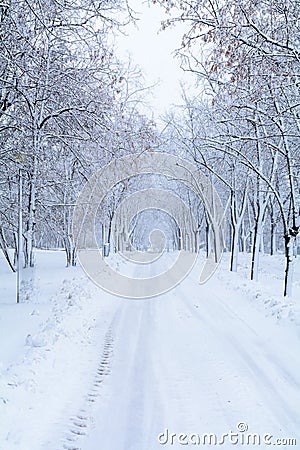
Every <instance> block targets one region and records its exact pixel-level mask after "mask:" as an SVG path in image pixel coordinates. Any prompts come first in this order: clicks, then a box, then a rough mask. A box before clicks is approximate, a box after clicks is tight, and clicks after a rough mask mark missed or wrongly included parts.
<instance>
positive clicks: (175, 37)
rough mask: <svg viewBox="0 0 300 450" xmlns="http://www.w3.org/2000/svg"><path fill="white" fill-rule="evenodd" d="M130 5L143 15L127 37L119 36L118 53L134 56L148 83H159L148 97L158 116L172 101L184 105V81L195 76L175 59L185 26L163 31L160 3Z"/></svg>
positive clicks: (137, 1) (131, 1) (135, 0)
mask: <svg viewBox="0 0 300 450" xmlns="http://www.w3.org/2000/svg"><path fill="white" fill-rule="evenodd" d="M129 4H130V6H131V7H132V8H133V9H134V10H135V11H136V12H137V14H136V15H135V16H138V17H139V21H138V22H137V24H136V26H135V25H134V24H130V25H129V26H128V27H127V29H126V34H127V36H119V37H118V38H117V40H116V45H117V49H116V50H117V54H119V55H120V57H121V58H122V59H126V58H128V54H130V55H131V59H132V61H133V63H134V64H137V65H139V66H140V67H141V68H142V71H143V73H144V76H145V82H146V85H153V84H155V83H157V82H159V84H158V86H156V87H154V88H153V89H151V94H152V95H149V96H148V97H147V101H148V102H150V104H151V106H152V108H153V109H154V113H155V115H156V116H158V115H160V114H163V113H164V111H165V110H166V109H168V107H169V106H170V105H172V104H180V103H182V101H181V88H180V80H183V81H185V82H186V81H187V79H189V80H190V83H191V76H188V74H187V73H184V72H183V71H182V69H180V61H179V59H178V58H175V56H174V51H175V49H176V48H178V47H179V46H180V42H181V36H182V34H183V30H184V28H183V25H180V24H179V25H177V26H176V27H174V28H169V29H167V30H165V31H160V32H159V29H160V27H161V21H162V20H164V19H166V18H167V16H166V15H165V14H164V10H163V9H162V8H161V7H160V6H159V5H151V6H149V5H148V2H147V1H143V0H129Z"/></svg>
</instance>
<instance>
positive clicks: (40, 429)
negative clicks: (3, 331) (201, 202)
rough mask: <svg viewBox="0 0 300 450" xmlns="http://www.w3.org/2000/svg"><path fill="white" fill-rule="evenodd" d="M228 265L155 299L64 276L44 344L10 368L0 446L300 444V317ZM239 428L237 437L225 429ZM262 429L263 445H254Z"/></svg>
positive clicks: (54, 449)
mask: <svg viewBox="0 0 300 450" xmlns="http://www.w3.org/2000/svg"><path fill="white" fill-rule="evenodd" d="M76 270H77V272H74V273H73V275H74V274H77V273H78V269H76ZM140 270H142V271H144V272H145V275H147V273H146V272H147V270H148V269H147V268H146V267H142V268H141V269H140ZM224 274H225V277H226V280H227V277H229V274H228V273H227V270H226V271H225V270H224V271H223V269H222V267H221V268H220V271H219V272H218V273H217V274H216V276H214V277H213V278H212V279H211V280H210V281H209V282H208V283H206V284H205V285H202V286H200V285H199V284H198V282H197V277H198V275H199V267H195V268H194V270H193V271H192V273H191V274H190V275H189V276H188V277H187V278H186V279H185V280H184V281H183V282H182V283H181V284H180V285H179V286H177V287H176V288H175V289H174V290H172V291H170V292H168V293H166V294H164V295H161V296H159V297H156V298H153V299H147V300H128V299H127V300H126V299H120V298H116V297H113V296H111V295H109V294H105V293H103V292H102V291H101V290H98V289H96V288H91V289H90V294H88V295H87V291H88V286H89V285H90V282H88V281H87V280H85V279H84V278H82V276H81V278H80V277H78V280H77V281H76V277H73V278H72V280H71V281H69V282H66V281H64V283H63V286H64V287H63V289H61V291H60V292H61V293H60V295H59V296H57V295H55V296H54V300H52V301H54V307H53V308H54V309H53V311H54V317H52V318H51V314H52V313H51V312H50V313H49V314H50V319H48V321H47V322H46V326H44V325H43V326H41V336H42V338H43V339H44V340H45V343H42V344H41V346H39V345H38V346H37V348H35V346H33V348H30V349H29V351H28V352H27V353H26V356H25V358H24V360H21V361H19V362H18V364H16V365H15V364H12V365H11V366H10V367H9V369H8V370H7V371H6V372H5V371H3V372H2V378H1V377H0V388H1V387H3V389H4V390H3V392H4V394H3V395H4V396H3V397H2V398H3V399H4V400H5V402H4V403H3V404H1V402H0V413H1V414H2V412H3V414H5V418H4V415H3V416H2V417H3V418H4V419H5V420H4V421H2V424H4V426H5V428H6V429H5V430H1V427H0V449H1V450H7V449H20V450H63V449H68V450H75V449H81V450H157V449H163V448H169V449H181V448H186V447H188V448H190V447H191V448H195V447H196V448H197V447H198V448H203V447H204V448H205V447H208V448H213V447H214V446H212V445H208V444H209V442H211V443H214V442H215V439H216V440H217V445H216V447H219V448H224V449H226V450H227V449H230V448H237V449H243V448H262V449H268V448H270V446H271V448H272V447H273V448H274V446H277V445H276V444H279V442H278V443H277V441H276V439H289V438H290V439H297V444H296V445H283V444H282V445H278V447H279V448H286V449H289V448H296V449H298V448H300V415H299V405H300V357H299V332H298V327H297V326H290V324H291V322H289V321H286V322H284V321H283V323H281V322H278V320H277V319H276V318H275V317H274V316H272V315H270V316H269V317H266V314H265V313H264V311H263V310H262V309H260V308H259V307H257V304H255V303H253V302H251V301H249V298H248V297H247V295H245V292H246V291H245V286H246V284H243V283H242V282H241V279H240V278H238V277H235V276H234V275H230V276H232V279H231V281H230V283H228V282H225V280H224ZM275 281H276V280H274V283H275ZM82 289H85V290H82ZM66 294H67V298H68V303H65V300H64V295H66ZM88 297H90V298H88ZM25 306H26V305H25ZM33 317H35V316H33ZM30 320H32V319H30ZM56 321H57V322H56ZM36 328H37V326H36ZM37 336H40V335H39V334H38V335H37ZM40 338H41V337H40ZM50 342H53V344H51V345H50ZM30 358H31V359H30ZM25 363H26V367H25V369H26V370H25V371H24V364H25ZM29 366H30V367H29ZM11 379H13V383H14V384H13V385H12V384H11ZM7 380H9V381H10V383H7ZM28 380H29V381H30V382H29V381H28ZM1 383H2V384H1ZM6 384H9V387H8V388H6V387H5V385H6ZM18 399H21V400H20V402H23V403H20V405H18ZM0 400H1V396H0ZM4 400H3V401H4ZM18 406H19V407H20V410H18ZM13 418H16V419H17V423H13ZM30 427H31V428H32V429H30ZM231 430H232V433H235V434H232V436H231V439H232V443H231V442H230V440H229V437H228V436H225V437H222V435H224V434H226V433H229V432H230V431H231ZM207 433H208V434H212V436H210V437H209V436H206V438H205V437H204V436H203V435H204V434H207ZM255 433H256V434H257V436H256V437H255V436H253V434H255ZM266 434H267V435H268V436H267V437H266V438H264V436H265V435H266ZM258 435H259V436H260V439H261V444H260V445H259V446H258V445H246V444H244V445H243V441H242V439H243V436H244V439H246V438H247V436H249V439H250V444H251V443H253V442H256V443H257V442H258V441H257V439H258ZM158 437H159V440H158ZM203 439H205V441H204V442H203ZM222 439H223V440H224V444H223V445H221V442H222ZM253 439H256V441H253ZM264 439H265V441H264ZM245 442H246V440H245ZM282 442H284V441H282ZM200 444H205V445H200ZM233 444H235V445H233Z"/></svg>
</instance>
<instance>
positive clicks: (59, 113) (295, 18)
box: [0, 0, 300, 295]
mask: <svg viewBox="0 0 300 450" xmlns="http://www.w3.org/2000/svg"><path fill="white" fill-rule="evenodd" d="M152 2H153V3H155V4H159V6H158V5H156V6H152V7H162V8H163V9H164V10H165V11H166V12H167V14H168V16H167V17H168V19H167V20H166V21H165V22H164V23H163V28H167V27H171V26H176V23H177V22H183V23H185V25H186V33H185V35H184V36H182V45H181V48H179V49H177V56H178V58H179V61H180V62H181V66H182V68H183V69H184V70H185V71H189V72H192V73H193V74H194V75H195V78H196V80H197V88H196V90H195V89H193V95H191V94H190V93H189V92H188V90H185V91H184V92H183V104H182V105H181V106H180V107H177V108H173V109H172V110H170V111H169V113H168V114H167V115H166V117H165V121H166V127H165V131H164V132H163V133H159V132H158V129H157V126H156V124H155V123H154V122H153V120H152V119H151V118H148V117H147V116H146V115H145V114H142V113H141V112H140V111H141V109H140V108H139V103H140V102H141V101H142V95H143V92H144V89H145V87H144V86H143V84H142V76H141V74H140V73H139V71H138V69H136V68H133V67H132V66H131V65H130V64H129V63H127V64H124V63H122V62H120V61H119V60H118V59H117V58H116V56H115V54H114V51H113V49H112V44H111V43H112V39H111V36H112V35H113V33H115V32H117V31H118V30H120V29H121V28H122V26H123V25H124V24H123V23H121V22H120V20H119V19H118V18H119V17H120V12H121V11H123V14H122V17H127V19H126V20H128V21H130V20H134V18H133V17H132V10H130V7H129V6H128V4H127V2H125V1H122V0H100V1H98V2H94V1H93V0H76V1H71V0H64V1H63V2H61V1H58V0H43V1H35V0H33V1H28V0H5V1H2V2H1V3H0V191H1V196H0V248H1V250H2V251H3V253H4V255H5V258H6V260H7V263H8V264H9V265H10V266H11V268H12V270H16V258H17V254H18V248H19V247H20V245H21V244H22V247H23V253H24V265H25V267H31V266H33V265H34V251H33V250H34V247H37V248H62V247H63V248H64V249H65V251H66V255H67V265H71V264H75V263H76V249H75V247H74V242H73V239H72V213H73V208H74V203H75V202H76V198H77V196H78V194H79V192H80V190H81V188H82V186H83V184H84V183H85V182H86V181H87V180H88V178H89V177H90V176H91V175H92V174H93V173H94V172H95V171H96V170H97V169H99V168H101V167H103V166H105V165H106V164H107V163H108V162H110V161H111V160H113V159H115V158H118V157H121V156H124V155H127V154H131V153H137V154H139V153H142V152H144V151H151V150H159V151H167V152H172V153H175V154H177V155H179V156H183V157H185V158H187V159H189V160H190V161H193V162H194V164H195V166H196V167H198V168H199V170H201V171H203V172H204V173H205V174H206V176H207V177H208V178H209V180H210V181H211V183H212V184H213V185H214V186H215V188H216V190H217V191H218V193H219V195H220V198H221V200H222V202H223V205H224V207H226V218H227V219H228V226H227V228H226V229H227V235H226V242H225V246H226V249H227V250H228V251H230V252H231V263H230V269H231V270H232V271H236V270H237V268H238V257H239V252H249V253H250V254H251V265H250V268H249V276H250V277H251V279H253V280H257V279H258V273H259V255H260V254H261V253H262V252H268V253H270V254H271V255H274V254H275V253H276V252H278V251H280V252H282V253H284V254H285V257H286V269H285V282H284V294H285V295H290V294H291V288H292V277H293V264H294V260H295V257H296V255H297V253H299V248H297V238H298V235H299V227H300V215H299V214H300V178H299V177H300V158H299V156H300V150H299V143H300V139H299V138H300V95H299V94H300V70H299V69H300V42H299V36H300V3H299V2H298V1H297V0H268V1H267V0H262V1H259V2H258V1H256V0H247V1H246V0H224V1H219V0H152ZM160 182H161V184H162V186H165V187H166V188H167V189H170V190H173V191H174V192H177V193H179V192H181V194H182V196H183V197H184V199H185V201H187V202H189V204H190V207H191V209H193V210H194V211H195V216H196V217H197V220H198V222H199V235H201V236H200V237H201V239H199V245H202V241H203V242H204V247H205V248H206V251H207V252H208V251H209V246H210V243H211V230H210V224H209V220H208V218H207V216H206V213H205V210H204V208H203V205H201V204H199V202H197V201H196V200H195V196H193V194H191V193H188V192H186V190H185V189H183V188H182V187H180V186H178V183H177V184H176V182H173V184H172V183H171V184H170V182H168V181H167V180H160ZM141 183H142V185H143V186H147V183H146V182H144V181H142V182H141ZM143 183H144V184H143ZM138 185H139V181H138V180H129V182H128V183H121V184H120V185H119V186H116V189H114V190H113V191H112V192H111V193H110V195H109V196H107V198H106V199H105V202H104V204H103V209H102V210H101V211H100V213H99V217H100V221H101V223H102V224H103V228H102V240H103V242H104V241H105V242H108V244H109V243H110V241H111V236H112V234H113V230H112V229H111V224H112V220H113V217H114V213H115V210H116V208H117V206H118V204H119V203H120V200H121V199H122V198H124V196H126V195H128V194H129V193H130V192H133V191H135V190H137V189H138V187H139V186H138ZM168 186H169V187H168ZM153 217H155V215H153ZM147 220H149V216H148V219H147ZM170 223H171V226H172V221H170ZM20 226H21V228H22V232H21V236H20V233H19V235H18V232H19V231H20ZM134 228H135V231H134V230H131V234H132V236H134V240H135V241H136V242H138V243H139V244H140V245H141V247H142V246H143V239H141V233H142V232H144V231H145V228H144V227H143V226H142V225H141V224H138V223H136V224H135V226H134ZM138 230H141V231H140V232H138ZM170 234H171V235H173V236H174V243H175V244H174V245H173V247H174V246H175V248H176V246H177V247H178V246H179V244H178V241H179V238H178V230H176V229H173V230H172V231H171V232H170ZM171 247H172V246H171ZM173 247H172V248H173ZM183 247H184V246H183ZM9 248H13V249H15V258H13V257H12V256H11V255H12V254H11V252H9V251H8V249H9ZM186 249H188V250H197V249H196V248H191V247H189V248H188V246H187V248H186Z"/></svg>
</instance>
